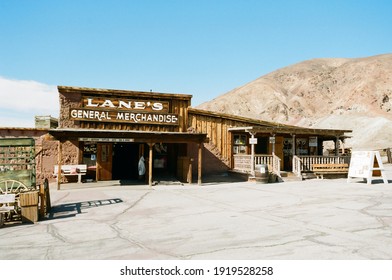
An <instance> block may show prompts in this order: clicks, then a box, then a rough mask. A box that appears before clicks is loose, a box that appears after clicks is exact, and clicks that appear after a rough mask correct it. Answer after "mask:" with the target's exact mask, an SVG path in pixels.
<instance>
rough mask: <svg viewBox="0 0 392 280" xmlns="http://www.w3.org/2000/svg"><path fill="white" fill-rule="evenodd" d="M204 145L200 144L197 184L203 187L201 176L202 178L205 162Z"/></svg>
mask: <svg viewBox="0 0 392 280" xmlns="http://www.w3.org/2000/svg"><path fill="white" fill-rule="evenodd" d="M203 147H204V145H203V143H199V156H198V164H197V184H198V185H199V186H201V176H202V173H201V171H202V162H203Z"/></svg>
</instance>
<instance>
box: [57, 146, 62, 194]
mask: <svg viewBox="0 0 392 280" xmlns="http://www.w3.org/2000/svg"><path fill="white" fill-rule="evenodd" d="M62 154H63V143H62V142H61V140H59V145H58V147H57V165H58V169H57V190H60V184H61V161H62Z"/></svg>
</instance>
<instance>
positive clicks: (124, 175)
mask: <svg viewBox="0 0 392 280" xmlns="http://www.w3.org/2000/svg"><path fill="white" fill-rule="evenodd" d="M138 162H139V144H137V143H115V144H114V145H113V169H112V173H113V180H137V179H138V176H139V174H138Z"/></svg>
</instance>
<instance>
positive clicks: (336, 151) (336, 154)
mask: <svg viewBox="0 0 392 280" xmlns="http://www.w3.org/2000/svg"><path fill="white" fill-rule="evenodd" d="M339 145H340V142H339V136H336V140H335V156H338V155H339Z"/></svg>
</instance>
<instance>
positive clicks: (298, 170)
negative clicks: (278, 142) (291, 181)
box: [293, 156, 351, 177]
mask: <svg viewBox="0 0 392 280" xmlns="http://www.w3.org/2000/svg"><path fill="white" fill-rule="evenodd" d="M350 159H351V156H293V173H294V174H295V175H297V176H298V177H301V176H302V172H303V171H312V165H313V164H325V163H348V164H349V163H350Z"/></svg>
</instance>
